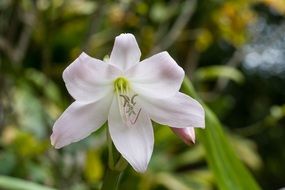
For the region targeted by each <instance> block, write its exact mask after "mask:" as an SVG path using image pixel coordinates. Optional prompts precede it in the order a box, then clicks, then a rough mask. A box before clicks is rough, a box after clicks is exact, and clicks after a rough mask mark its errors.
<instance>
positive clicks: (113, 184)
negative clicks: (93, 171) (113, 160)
mask: <svg viewBox="0 0 285 190" xmlns="http://www.w3.org/2000/svg"><path fill="white" fill-rule="evenodd" d="M122 173H123V172H122V171H116V170H111V169H110V168H109V167H107V169H106V173H105V177H104V181H103V186H102V188H101V190H117V188H118V185H119V182H120V176H121V174H122Z"/></svg>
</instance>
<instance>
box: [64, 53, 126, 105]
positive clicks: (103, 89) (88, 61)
mask: <svg viewBox="0 0 285 190" xmlns="http://www.w3.org/2000/svg"><path fill="white" fill-rule="evenodd" d="M119 74H120V71H119V70H118V69H116V68H115V67H114V66H112V65H109V64H107V63H105V62H103V61H100V60H98V59H95V58H92V57H89V56H88V55H87V54H85V53H82V54H81V55H80V56H79V57H78V58H77V59H76V60H75V61H74V62H73V63H72V64H70V65H69V66H68V67H67V68H66V69H65V70H64V72H63V80H64V82H65V85H66V88H67V90H68V92H69V93H70V94H71V96H72V97H73V98H74V99H75V100H79V101H81V102H94V101H97V100H98V99H100V98H102V97H103V96H105V95H106V94H109V93H110V92H112V90H113V85H112V81H113V80H114V78H115V77H116V76H118V75H119Z"/></svg>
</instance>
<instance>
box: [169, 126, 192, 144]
mask: <svg viewBox="0 0 285 190" xmlns="http://www.w3.org/2000/svg"><path fill="white" fill-rule="evenodd" d="M171 129H172V131H173V132H174V133H175V134H176V135H177V136H178V137H180V138H181V139H182V140H183V141H184V142H185V143H186V144H187V145H191V144H194V143H195V130H194V128H193V127H186V128H173V127H171Z"/></svg>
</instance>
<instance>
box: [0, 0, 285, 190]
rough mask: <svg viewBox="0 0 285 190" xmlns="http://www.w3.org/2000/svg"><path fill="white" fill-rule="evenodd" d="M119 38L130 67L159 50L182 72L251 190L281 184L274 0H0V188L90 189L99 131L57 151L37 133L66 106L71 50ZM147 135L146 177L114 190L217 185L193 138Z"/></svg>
mask: <svg viewBox="0 0 285 190" xmlns="http://www.w3.org/2000/svg"><path fill="white" fill-rule="evenodd" d="M126 32H131V33H133V34H134V35H135V36H136V38H137V41H138V43H139V45H140V48H141V51H142V59H144V58H146V57H148V56H151V55H153V54H155V53H157V52H160V51H163V50H167V51H168V52H169V53H170V54H171V55H172V57H173V58H174V59H175V60H176V61H177V63H178V64H179V65H181V66H182V67H183V68H184V70H185V72H186V74H187V75H188V76H189V77H190V79H191V81H192V82H193V84H194V86H195V89H196V90H197V92H198V94H199V96H200V98H201V99H202V100H203V101H204V102H205V103H206V104H207V105H208V106H209V107H210V108H211V109H212V110H213V112H214V113H215V114H216V115H217V117H218V118H219V120H220V122H221V123H222V124H223V129H224V132H225V134H226V136H227V139H228V143H230V144H231V145H230V146H231V147H233V149H234V151H235V152H236V154H237V155H238V157H239V159H240V160H242V162H243V163H244V164H245V165H246V168H248V170H249V171H250V172H251V173H252V174H253V176H254V178H255V180H256V181H257V183H258V184H259V185H260V186H261V188H262V189H268V190H271V189H272V190H273V189H279V188H282V187H284V186H285V164H284V163H285V148H284V145H285V128H284V127H285V126H284V125H285V88H284V87H285V1H284V0H184V1H182V0H157V1H150V0H147V1H142V0H120V1H111V0H106V1H103V0H98V1H91V0H89V1H88V0H1V1H0V189H16V188H15V187H14V186H13V185H15V186H17V185H18V186H17V187H18V189H21V188H23V189H25V188H26V189H29V190H32V189H35V190H36V189H38V190H41V189H49V188H48V187H51V188H55V189H68V190H88V189H98V188H99V187H100V182H101V180H102V178H103V176H104V168H105V165H106V164H107V146H106V143H105V142H106V132H105V128H103V129H101V130H100V131H98V132H96V133H93V134H92V135H91V136H89V137H88V138H86V139H85V140H83V141H80V142H78V143H75V144H72V145H70V146H67V147H65V148H63V149H61V150H55V149H54V148H53V147H52V146H51V145H50V140H49V136H50V134H51V129H52V126H53V122H54V121H55V120H56V119H57V117H58V116H59V115H60V114H61V113H62V112H63V111H64V110H65V108H66V107H67V106H68V105H69V104H70V103H71V102H72V101H73V100H72V98H71V97H70V95H69V94H68V93H67V90H66V89H65V86H64V82H63V80H62V77H61V75H62V72H63V70H64V69H65V68H66V67H67V66H68V65H69V64H70V63H71V62H72V61H73V60H74V59H75V58H76V57H77V56H78V55H79V54H80V53H81V52H82V51H85V52H86V53H88V54H89V55H91V56H93V57H96V58H98V59H103V57H104V56H105V55H107V54H109V53H110V52H111V50H112V46H113V42H114V38H115V37H116V36H117V35H119V34H120V33H126ZM207 127H211V126H207ZM201 134H203V133H202V132H201ZM155 136H156V137H155V138H156V139H155V149H154V154H153V156H152V159H151V162H150V166H149V169H148V171H147V172H146V173H145V174H137V173H135V172H134V171H133V170H132V168H131V167H128V169H127V171H126V172H125V173H124V175H123V176H122V181H121V186H120V188H119V189H121V190H123V189H130V190H132V189H139V190H191V189H195V190H196V189H198V190H212V189H218V187H220V186H219V181H218V180H216V178H215V176H216V175H215V172H214V171H213V170H212V168H211V167H209V164H208V162H207V154H206V153H207V152H206V151H205V149H204V146H203V144H202V143H200V142H199V138H198V139H197V143H196V144H195V145H192V146H190V147H189V146H187V145H185V144H183V142H182V141H181V140H180V139H179V138H178V137H176V136H175V135H174V134H172V132H171V130H170V129H169V128H167V127H162V126H158V127H155ZM237 175H238V174H237ZM241 177H242V176H241ZM240 180H242V179H240ZM233 189H234V188H233Z"/></svg>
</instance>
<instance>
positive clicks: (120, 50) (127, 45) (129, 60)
mask: <svg viewBox="0 0 285 190" xmlns="http://www.w3.org/2000/svg"><path fill="white" fill-rule="evenodd" d="M140 57H141V51H140V48H139V46H138V43H137V41H136V38H135V37H134V35H132V34H121V35H119V36H117V37H116V39H115V43H114V47H113V50H112V53H111V56H110V60H109V63H110V64H113V65H116V66H118V67H119V68H120V69H122V70H123V71H124V70H126V69H128V68H129V67H130V66H132V65H133V64H135V63H138V62H139V61H140Z"/></svg>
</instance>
